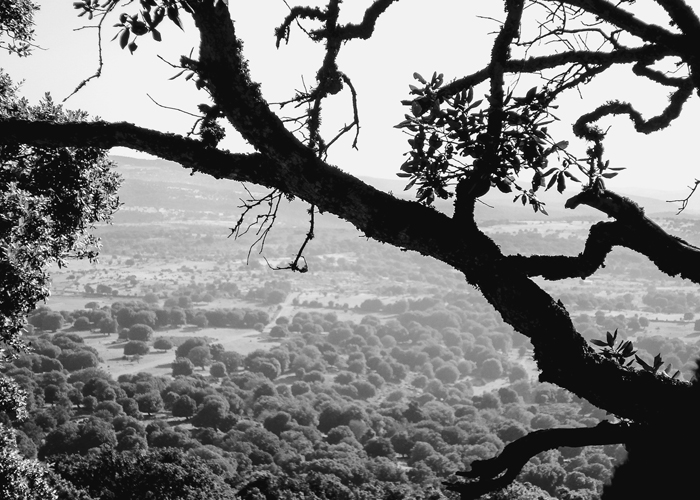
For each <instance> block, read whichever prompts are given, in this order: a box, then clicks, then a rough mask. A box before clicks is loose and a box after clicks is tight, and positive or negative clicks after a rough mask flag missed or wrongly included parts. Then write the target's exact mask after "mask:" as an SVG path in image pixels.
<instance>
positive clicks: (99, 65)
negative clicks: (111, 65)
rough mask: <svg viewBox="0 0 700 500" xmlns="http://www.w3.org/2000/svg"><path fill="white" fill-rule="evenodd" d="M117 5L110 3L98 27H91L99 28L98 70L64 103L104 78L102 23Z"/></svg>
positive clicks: (64, 100) (81, 83)
mask: <svg viewBox="0 0 700 500" xmlns="http://www.w3.org/2000/svg"><path fill="white" fill-rule="evenodd" d="M116 6H117V4H116V2H115V3H110V4H109V6H108V7H107V8H106V10H105V11H104V13H103V14H102V17H101V18H100V22H99V23H97V26H90V27H95V28H97V61H98V62H97V70H96V71H95V73H93V74H92V75H91V76H89V77H87V78H86V79H85V80H83V81H82V82H80V83H79V84H78V86H77V87H76V88H75V90H74V91H73V92H71V93H70V94H69V95H68V97H66V98H65V99H63V102H66V101H67V100H68V99H70V98H71V97H73V96H74V95H75V94H77V93H78V92H79V91H80V89H82V88H83V87H85V85H87V84H88V83H89V82H90V81H91V80H94V79H95V78H100V77H101V76H102V68H103V67H104V61H103V59H102V23H104V21H105V19H106V18H107V14H109V13H110V12H111V11H112V10H114V7H116Z"/></svg>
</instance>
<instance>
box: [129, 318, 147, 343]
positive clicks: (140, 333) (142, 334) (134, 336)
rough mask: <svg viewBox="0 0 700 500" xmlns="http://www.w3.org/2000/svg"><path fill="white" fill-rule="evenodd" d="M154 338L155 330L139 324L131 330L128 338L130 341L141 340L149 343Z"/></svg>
mask: <svg viewBox="0 0 700 500" xmlns="http://www.w3.org/2000/svg"><path fill="white" fill-rule="evenodd" d="M151 337H153V328H151V327H150V326H148V325H144V324H142V323H137V324H135V325H133V326H132V327H131V328H129V333H128V335H127V338H128V339H129V340H140V341H142V342H148V341H149V340H151Z"/></svg>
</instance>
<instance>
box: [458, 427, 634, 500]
mask: <svg viewBox="0 0 700 500" xmlns="http://www.w3.org/2000/svg"><path fill="white" fill-rule="evenodd" d="M639 427H640V426H631V425H629V424H627V423H620V424H611V423H609V422H607V421H605V422H601V423H600V424H598V425H597V426H595V427H584V428H578V429H545V430H540V431H535V432H531V433H530V434H528V435H526V436H524V437H522V438H520V439H518V440H516V441H514V442H512V443H510V444H509V445H508V446H506V447H505V449H504V450H503V452H502V453H501V454H500V455H498V456H496V457H494V458H491V459H488V460H478V461H476V462H473V463H472V464H471V469H470V470H469V471H466V472H458V473H457V475H458V476H462V477H465V478H468V479H476V480H477V481H472V482H458V483H452V484H448V485H447V488H448V489H449V490H452V491H457V492H459V493H460V494H461V495H460V496H461V498H462V500H471V499H476V498H478V497H480V496H481V495H483V494H484V493H488V492H490V491H494V490H497V489H501V488H504V487H506V486H507V485H508V484H510V483H511V482H513V480H514V479H515V478H516V477H517V476H518V474H519V473H520V471H521V470H522V468H523V467H524V466H525V464H526V463H527V462H528V461H529V460H530V458H532V457H533V456H535V455H537V454H538V453H541V452H543V451H547V450H553V449H555V448H560V447H562V446H569V447H581V446H595V445H603V444H615V443H623V442H626V441H629V440H630V439H631V438H632V437H633V436H634V435H635V434H638V433H639V432H640V429H639Z"/></svg>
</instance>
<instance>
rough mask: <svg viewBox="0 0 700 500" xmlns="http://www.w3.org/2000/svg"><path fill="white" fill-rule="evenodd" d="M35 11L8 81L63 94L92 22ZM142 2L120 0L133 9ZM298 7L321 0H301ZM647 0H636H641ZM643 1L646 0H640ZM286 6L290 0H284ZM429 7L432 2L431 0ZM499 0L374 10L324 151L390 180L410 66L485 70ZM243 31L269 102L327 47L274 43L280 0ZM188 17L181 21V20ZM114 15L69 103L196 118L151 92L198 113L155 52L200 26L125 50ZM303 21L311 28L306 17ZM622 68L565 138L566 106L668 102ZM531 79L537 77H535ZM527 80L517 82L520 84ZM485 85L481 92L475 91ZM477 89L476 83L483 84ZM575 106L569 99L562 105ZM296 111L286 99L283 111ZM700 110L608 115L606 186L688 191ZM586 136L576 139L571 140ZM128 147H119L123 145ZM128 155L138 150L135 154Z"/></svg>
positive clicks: (8, 63)
mask: <svg viewBox="0 0 700 500" xmlns="http://www.w3.org/2000/svg"><path fill="white" fill-rule="evenodd" d="M38 3H40V5H41V11H40V12H39V14H38V16H37V18H36V32H37V43H38V44H39V45H40V46H41V47H42V48H44V49H45V50H35V51H34V54H33V55H32V56H31V57H29V58H25V59H18V58H16V57H10V56H8V55H6V54H2V55H1V56H0V66H2V67H4V68H5V69H6V70H7V71H8V72H9V73H10V75H11V76H12V77H13V79H14V80H15V81H20V80H24V84H23V93H24V95H26V96H27V97H28V98H29V99H30V100H32V101H34V100H37V99H38V98H39V97H40V96H41V95H43V93H44V92H46V91H50V92H51V93H52V95H53V96H54V98H55V99H57V100H62V99H63V98H64V97H66V96H67V95H68V94H70V92H71V91H72V90H73V89H74V88H75V87H76V85H77V84H78V83H79V82H80V81H81V80H83V79H84V78H86V77H87V76H89V75H91V74H92V73H93V72H94V70H95V69H96V67H97V50H96V30H94V29H83V30H79V31H74V30H75V28H79V27H80V26H83V24H84V23H85V22H86V20H85V18H77V16H76V13H77V11H75V10H73V8H72V1H68V0H63V1H59V0H51V1H39V2H38ZM136 3H137V2H134V4H132V5H131V6H129V7H127V9H126V10H127V11H128V12H134V11H135V6H136ZM300 3H301V4H304V5H321V4H322V3H323V2H319V1H314V0H304V1H303V2H300ZM370 3H371V2H370V1H369V0H363V1H359V0H346V1H345V2H344V3H343V4H341V7H342V9H343V12H344V19H345V20H353V21H359V20H360V19H361V16H362V13H363V12H364V9H365V8H366V6H367V5H369V4H370ZM638 3H639V4H642V3H644V1H643V0H640V2H638ZM647 3H648V0H647ZM290 4H291V5H296V3H293V2H291V1H290ZM428 5H429V6H430V8H427V6H428ZM502 5H503V2H502V1H500V0H491V1H488V2H486V1H484V2H475V1H470V2H467V1H464V0H431V2H425V1H421V0H402V1H401V2H399V3H398V4H395V5H392V6H391V7H390V8H389V10H388V12H386V13H385V15H384V16H383V17H382V18H380V20H379V22H378V24H377V30H376V32H375V35H374V36H373V38H372V39H371V40H369V41H362V40H356V41H352V42H351V43H349V44H347V45H346V46H345V47H344V48H343V50H342V52H341V57H340V58H339V64H340V68H341V70H342V71H344V72H345V73H346V74H347V75H348V76H349V77H350V78H351V79H352V81H353V83H354V85H355V87H356V88H357V90H358V94H359V106H360V120H361V125H362V129H361V133H360V140H359V147H360V150H359V152H358V151H355V150H353V149H351V148H350V144H351V140H352V138H351V134H348V136H347V137H346V139H345V140H343V141H341V142H340V143H339V144H338V145H336V146H334V150H331V155H330V157H329V161H330V162H331V163H334V164H336V165H337V166H339V167H340V168H342V169H344V170H346V171H349V172H351V173H353V174H357V175H364V176H374V177H386V178H396V177H395V172H397V171H398V168H399V166H400V165H401V163H402V162H403V158H402V154H403V153H404V152H405V151H406V149H407V147H408V146H407V145H406V142H405V141H406V138H407V137H406V136H405V135H403V134H402V133H401V131H399V130H398V129H394V128H393V125H395V124H396V123H398V122H399V121H401V120H402V119H403V114H404V113H405V112H406V108H405V107H403V106H401V105H400V103H399V101H400V100H401V99H406V98H407V97H408V94H407V92H408V84H410V83H414V82H413V79H412V76H411V75H412V74H413V72H414V71H418V72H419V73H421V74H423V75H424V76H426V77H428V76H429V75H431V74H432V72H433V71H434V70H436V71H438V72H442V73H444V74H445V78H446V79H447V80H450V79H453V78H457V77H460V76H463V75H466V74H469V73H472V72H473V71H476V70H478V69H480V68H481V67H482V66H483V65H484V63H485V62H486V60H487V56H488V53H489V51H490V49H491V43H492V40H493V35H489V33H490V32H493V31H494V29H495V28H496V24H495V23H494V22H493V21H491V20H488V19H485V18H478V17H477V16H478V15H481V16H485V17H497V18H502V17H503V14H502V12H501V9H502ZM230 8H231V10H232V12H233V17H234V19H235V21H236V27H237V31H238V34H239V36H240V37H241V38H242V39H243V40H244V43H245V46H244V54H245V56H246V57H247V58H248V60H249V63H250V67H251V72H252V76H253V78H254V80H256V81H258V82H260V83H261V84H262V89H263V93H264V95H265V97H266V99H267V100H268V102H278V101H281V100H285V99H288V98H290V97H291V96H293V93H294V89H298V88H301V87H302V77H303V78H304V79H305V81H306V82H307V83H313V82H314V75H315V72H316V69H317V68H318V66H319V64H320V61H321V58H322V56H323V52H322V50H321V49H322V46H321V45H318V44H313V43H312V42H310V41H308V40H307V39H306V36H305V35H304V34H303V33H302V32H301V31H300V30H299V29H298V27H296V26H294V27H293V29H292V34H291V39H290V43H289V45H287V46H282V47H281V48H280V49H279V50H276V49H275V41H274V36H273V33H274V28H275V27H276V26H278V25H279V24H280V23H281V22H282V20H283V19H284V16H285V15H286V14H287V12H288V8H287V6H286V5H285V3H284V1H283V0H256V1H234V0H232V1H231V2H230ZM649 16H650V17H647V20H648V21H655V22H658V23H659V24H661V25H664V22H665V21H663V13H662V14H661V15H659V14H658V13H657V12H653V11H650V13H649ZM183 20H184V19H183ZM116 22H117V21H116V16H115V18H114V20H113V21H110V22H108V23H106V25H107V26H108V27H107V28H106V29H105V33H104V35H105V40H104V60H105V68H104V70H103V76H102V78H101V79H99V80H93V81H92V82H91V83H89V84H88V85H87V86H86V87H85V88H83V89H82V90H81V91H80V92H79V93H78V94H77V95H75V96H73V97H72V98H71V99H70V100H69V101H68V102H67V104H66V105H67V106H68V107H71V108H82V109H85V110H87V111H89V112H90V113H91V114H92V115H97V116H100V117H102V118H103V119H106V120H113V121H130V122H135V123H137V124H139V125H142V126H146V127H152V128H156V129H159V130H162V131H172V132H179V133H186V132H187V131H188V130H189V129H190V127H191V125H192V123H193V120H194V119H193V118H192V117H189V116H186V115H184V114H182V113H178V112H175V111H169V110H165V109H162V108H159V107H158V106H156V105H155V104H153V102H152V101H151V100H150V99H149V98H148V97H147V94H150V95H151V96H152V97H153V98H154V99H156V100H157V101H158V102H160V103H161V104H163V105H167V106H173V107H178V108H182V109H185V110H187V111H191V112H194V113H196V112H197V109H196V105H197V104H198V103H205V102H208V101H207V97H206V95H205V94H204V92H201V91H199V92H198V91H197V90H196V89H195V88H194V84H193V83H192V82H185V81H184V80H183V79H182V78H180V79H178V80H176V81H169V80H168V78H169V77H171V76H173V75H174V74H175V73H176V72H177V71H176V70H174V69H173V68H171V67H169V66H168V65H167V64H165V63H163V62H162V61H160V60H159V59H157V58H156V55H161V56H163V57H164V58H165V59H167V60H170V61H172V62H177V60H178V56H179V54H188V53H189V52H190V50H191V49H192V48H195V53H196V46H197V39H196V31H195V29H194V26H192V25H191V24H189V25H186V27H185V30H186V31H185V33H182V32H181V31H180V30H179V29H178V28H176V27H175V26H174V25H173V24H171V23H168V22H167V20H166V21H164V24H163V25H161V26H162V27H163V29H162V30H161V31H162V35H163V41H162V42H161V43H157V42H155V41H153V40H152V39H150V37H148V36H146V37H142V39H140V41H139V49H138V50H137V51H136V53H135V55H133V56H132V55H130V54H129V52H128V50H124V51H122V50H120V49H119V47H118V44H117V43H116V42H110V39H111V38H112V36H114V35H115V34H116V33H117V32H118V28H112V27H111V26H112V25H113V24H115V23H116ZM304 25H305V26H306V27H308V28H311V27H312V26H313V25H312V23H310V22H305V23H304ZM628 75H629V72H628V71H618V72H616V73H615V74H614V75H613V76H611V77H608V78H607V79H606V80H605V81H601V82H600V84H599V85H596V87H595V88H591V89H587V90H584V91H583V100H581V99H580V98H579V97H578V96H575V95H571V96H570V98H569V99H567V100H566V101H564V102H562V103H561V107H560V109H559V110H558V113H557V115H558V116H559V118H561V119H562V123H564V124H565V125H566V128H562V129H561V133H562V136H561V139H567V140H571V139H572V137H571V132H570V123H571V122H573V121H574V120H575V118H576V117H577V115H574V114H573V113H572V112H571V111H570V109H573V110H574V111H578V112H585V111H588V110H591V109H593V108H594V106H595V105H596V103H601V102H604V101H605V100H608V99H611V98H613V97H614V98H619V99H624V100H629V101H631V102H632V103H633V104H634V105H635V106H638V108H639V109H640V110H642V111H646V113H645V115H646V116H649V115H650V114H652V113H654V114H656V113H658V112H659V111H660V110H661V109H662V108H663V105H664V103H665V102H666V96H667V93H668V92H667V91H666V90H665V89H659V88H656V87H654V86H653V85H649V84H640V83H639V82H638V81H637V80H630V78H629V77H628ZM531 85H532V84H531ZM531 85H523V86H522V92H525V91H526V90H527V89H528V88H529V87H530V86H531ZM479 93H480V92H479V91H477V95H478V94H479ZM481 93H482V94H483V91H482V92H481ZM569 106H571V108H569ZM326 109H327V114H326V115H325V121H324V125H325V126H326V127H328V128H327V129H326V137H332V136H333V135H335V134H334V132H335V130H337V129H338V128H339V127H340V126H342V125H343V124H344V123H348V122H350V121H351V120H352V115H351V112H352V110H351V105H350V95H349V92H348V91H347V90H346V91H344V92H343V93H341V94H340V95H339V96H336V97H334V98H333V101H332V102H328V103H327V104H326ZM283 111H284V112H285V113H289V114H292V112H293V108H290V107H289V106H288V107H286V108H285V109H284V110H283ZM698 116H700V106H698V98H697V96H694V97H693V98H691V103H690V105H688V106H687V107H686V110H685V112H684V115H683V116H682V117H681V118H680V119H679V120H678V122H677V123H676V124H675V125H674V126H672V127H671V128H669V129H668V130H666V131H663V132H660V133H657V134H654V135H652V136H640V135H637V134H635V133H634V132H633V130H632V128H631V126H630V125H629V123H628V121H627V120H626V119H624V118H618V119H615V120H611V121H609V122H606V125H607V124H612V125H614V126H613V127H612V129H611V131H610V133H609V140H608V145H607V151H608V157H609V158H610V159H611V164H612V165H615V166H626V167H628V170H627V171H625V172H624V173H623V175H620V176H619V177H618V178H617V179H615V180H614V181H611V182H609V184H608V185H609V186H610V187H611V188H613V189H621V190H624V191H629V190H630V189H631V188H634V187H636V188H643V189H644V190H645V191H646V192H649V190H673V191H675V193H678V194H683V193H684V192H685V186H687V185H689V184H691V183H692V182H693V181H694V179H695V178H696V177H700V168H698V167H699V166H698V164H697V160H696V157H697V152H696V150H697V146H696V144H695V143H696V142H697V132H696V130H697V122H696V121H695V122H694V121H692V120H693V119H694V118H695V119H696V120H697V117H698ZM234 135H235V134H234V133H230V136H231V137H229V138H227V140H226V141H225V142H224V143H222V146H223V147H226V148H228V149H230V150H232V151H249V150H250V148H249V147H248V146H246V145H245V144H243V143H242V141H240V140H236V139H235V137H233V136H234ZM574 147H577V148H578V150H577V151H576V152H577V153H578V152H581V153H582V152H583V150H584V145H583V144H580V143H576V142H574V141H572V146H571V148H570V150H572V151H573V148H574ZM119 153H120V154H123V153H124V152H123V151H120V152H119ZM132 154H133V153H132Z"/></svg>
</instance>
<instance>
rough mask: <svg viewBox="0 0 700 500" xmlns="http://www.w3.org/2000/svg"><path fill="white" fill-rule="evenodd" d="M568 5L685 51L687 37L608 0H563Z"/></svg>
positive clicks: (653, 41)
mask: <svg viewBox="0 0 700 500" xmlns="http://www.w3.org/2000/svg"><path fill="white" fill-rule="evenodd" d="M561 1H562V2H563V3H565V4H567V5H571V6H572V7H578V8H580V9H583V10H584V11H586V12H588V13H590V14H591V15H593V16H595V17H597V18H599V19H602V20H603V21H605V22H607V23H609V24H611V25H613V26H616V27H618V28H620V29H622V30H624V31H625V32H627V33H629V34H630V35H634V36H636V37H638V38H640V39H642V40H644V41H645V42H648V43H653V44H657V45H661V46H664V47H668V48H670V49H673V50H674V51H677V52H680V53H683V52H685V51H686V50H687V49H688V47H684V46H683V45H684V44H685V43H686V42H685V37H684V36H683V35H679V34H676V33H672V32H670V31H668V30H666V29H664V28H662V27H660V26H657V25H655V24H647V23H645V22H644V21H642V20H640V19H639V18H637V17H636V16H635V15H634V14H632V13H630V12H628V11H626V10H624V9H622V8H621V7H619V6H618V5H615V4H613V3H612V2H608V1H607V0H561Z"/></svg>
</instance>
